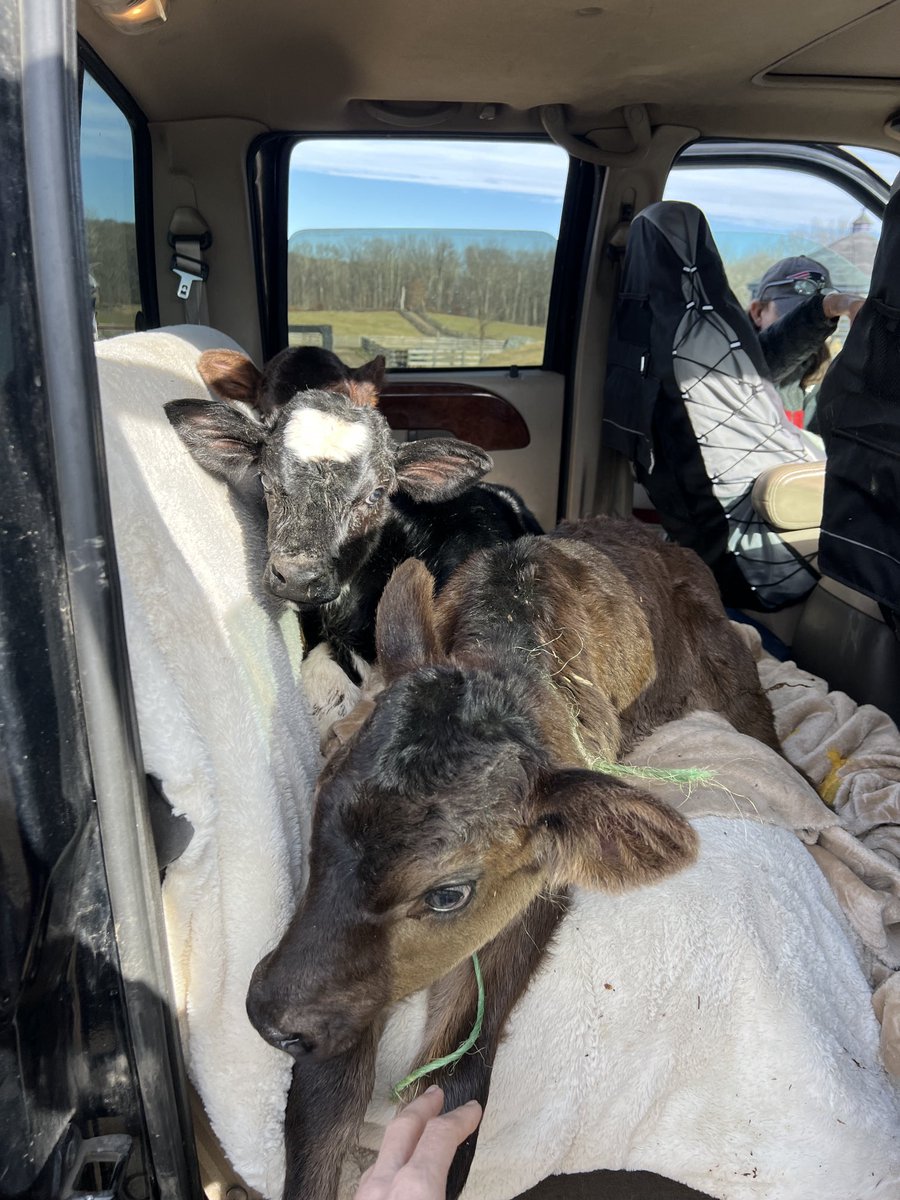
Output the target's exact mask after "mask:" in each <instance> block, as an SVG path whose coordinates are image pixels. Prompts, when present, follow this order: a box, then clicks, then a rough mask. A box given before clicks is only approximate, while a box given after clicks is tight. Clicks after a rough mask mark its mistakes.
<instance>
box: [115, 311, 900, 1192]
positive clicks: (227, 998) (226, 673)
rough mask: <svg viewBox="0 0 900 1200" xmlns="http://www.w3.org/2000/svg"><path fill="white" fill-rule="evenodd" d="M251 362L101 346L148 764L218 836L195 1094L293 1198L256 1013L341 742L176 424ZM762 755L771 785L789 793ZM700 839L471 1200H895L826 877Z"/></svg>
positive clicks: (177, 952) (138, 344)
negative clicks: (215, 380)
mask: <svg viewBox="0 0 900 1200" xmlns="http://www.w3.org/2000/svg"><path fill="white" fill-rule="evenodd" d="M230 344H231V343H229V341H228V339H226V338H223V337H222V335H221V334H218V333H215V332H214V331H211V330H207V329H198V328H186V329H181V330H172V331H160V332H155V333H152V334H142V335H132V336H129V337H124V338H119V339H115V340H113V341H109V342H105V343H101V344H100V345H99V347H98V360H99V364H98V365H99V370H100V377H101V391H102V396H103V404H104V426H105V434H106V441H107V454H108V460H109V471H110V489H111V495H112V499H113V508H114V519H115V529H116V540H117V551H118V556H119V563H120V570H121V574H122V583H123V596H124V602H125V611H126V623H127V633H128V644H129V653H130V656H131V662H132V672H133V676H134V681H135V693H136V700H137V706H138V717H139V722H140V730H141V741H142V746H143V750H144V755H145V763H146V767H147V770H148V771H149V772H151V773H153V774H154V775H156V776H157V777H158V778H159V779H160V780H161V782H162V785H163V789H164V791H165V793H166V795H167V796H168V798H169V799H170V801H171V802H172V803H173V804H174V806H175V808H176V810H177V811H180V812H184V813H185V814H186V815H187V816H188V817H189V819H190V820H191V822H192V823H193V825H194V826H195V830H196V832H195V835H194V838H193V841H192V842H191V845H190V846H189V847H188V850H187V851H186V852H185V854H184V855H183V856H182V858H181V859H179V860H178V861H177V862H176V863H175V864H173V865H172V866H171V867H170V868H169V871H168V873H167V876H166V882H165V886H164V900H165V907H166V919H167V926H168V934H169V943H170V950H171V957H172V965H173V973H174V976H175V986H176V995H177V998H178V1003H179V1009H180V1016H181V1019H182V1028H183V1033H184V1038H185V1047H186V1051H187V1060H188V1066H189V1070H190V1073H191V1076H192V1078H193V1080H194V1082H195V1084H196V1086H197V1089H198V1091H199V1093H200V1095H201V1097H202V1099H203V1102H204V1104H205V1107H206V1109H207V1111H208V1112H209V1115H210V1118H211V1121H212V1125H213V1128H214V1129H215V1131H216V1133H217V1134H218V1136H219V1137H220V1139H221V1141H222V1143H223V1145H224V1147H225V1150H226V1152H227V1153H228V1156H229V1157H230V1159H231V1160H232V1162H233V1163H234V1165H235V1167H236V1168H237V1169H238V1171H239V1172H240V1173H241V1174H242V1175H243V1176H244V1178H245V1179H246V1180H247V1182H248V1183H249V1184H251V1185H252V1186H254V1187H256V1188H258V1189H259V1190H260V1191H262V1192H263V1193H265V1194H267V1195H269V1196H272V1197H275V1196H277V1195H278V1193H279V1190H280V1179H281V1174H282V1171H283V1152H282V1142H281V1121H282V1114H283V1107H284V1097H285V1092H286V1088H287V1083H288V1076H289V1065H290V1064H289V1060H288V1059H287V1057H286V1056H284V1055H281V1054H280V1053H278V1052H277V1051H275V1050H272V1049H270V1048H269V1047H267V1046H266V1045H265V1043H263V1042H262V1040H261V1039H260V1038H259V1037H258V1036H257V1035H256V1033H255V1032H254V1030H253V1029H252V1028H251V1026H250V1024H249V1022H248V1021H247V1019H246V1015H245V1011H244V999H245V995H246V988H247V982H248V980H249V977H250V973H251V971H252V969H253V966H254V965H255V963H256V961H257V960H258V958H259V957H260V956H261V955H262V953H263V952H264V951H265V949H266V948H267V947H268V946H269V945H270V944H271V943H272V942H273V940H274V939H275V938H276V937H277V936H278V935H279V933H280V931H281V929H282V928H283V926H284V923H285V921H286V919H287V917H288V916H289V914H290V911H291V908H292V904H293V899H294V896H295V894H296V890H297V889H298V888H299V886H301V885H302V882H303V873H304V865H305V864H304V862H303V847H304V846H305V845H306V842H307V832H308V827H309V819H310V810H311V803H312V785H313V780H314V776H315V773H316V769H317V766H318V755H317V741H318V738H317V734H316V732H315V730H314V727H313V723H312V721H311V718H310V715H309V712H308V709H307V707H306V704H305V701H304V697H303V695H302V690H301V688H300V686H299V682H298V680H299V660H300V651H301V648H300V638H299V633H298V630H297V623H296V619H295V617H294V615H293V614H292V613H290V612H287V611H284V610H281V609H280V608H278V606H276V605H274V603H273V602H272V601H271V600H269V599H268V598H267V597H266V596H265V595H264V594H263V593H262V591H261V589H260V588H259V586H258V582H257V581H258V579H259V573H260V569H261V565H262V561H263V554H262V546H261V545H260V544H259V542H258V540H257V537H256V536H255V534H254V532H253V531H254V526H255V522H254V521H253V519H252V518H250V519H248V516H247V514H244V513H242V512H241V510H240V507H239V506H238V505H237V503H236V502H235V501H234V500H233V499H232V498H231V496H230V494H229V493H228V490H227V488H226V487H225V485H224V484H222V483H219V482H218V481H216V480H215V479H212V478H211V477H210V476H208V475H207V474H206V473H205V472H203V471H202V470H201V469H200V468H199V467H197V466H196V465H195V464H194V463H193V462H192V460H191V459H190V458H189V456H188V454H187V451H186V450H185V449H184V448H183V447H182V445H181V443H180V441H179V440H178V439H177V437H176V436H175V434H174V433H173V432H172V431H171V429H170V427H169V425H168V422H167V421H166V419H165V415H164V413H163V412H162V404H163V403H164V402H165V401H166V400H169V399H175V398H179V397H182V396H192V395H193V396H197V397H205V396H206V394H207V393H206V392H205V389H204V387H203V385H202V383H201V381H200V379H199V376H198V375H197V374H196V371H195V365H194V364H195V362H196V358H197V356H198V353H199V351H200V350H202V349H207V348H212V347H222V346H226V345H230ZM735 736H736V735H735ZM723 746H724V742H723ZM732 749H733V747H732ZM756 750H757V748H756V747H753V751H754V753H755V752H756ZM758 752H759V754H760V755H761V756H762V757H761V759H760V766H759V770H760V772H761V773H762V774H763V775H765V774H766V772H768V771H772V770H775V768H774V767H773V765H772V762H771V758H770V759H769V760H765V756H766V755H767V754H768V755H770V752H768V751H766V750H765V749H764V748H763V747H759V748H758ZM726 757H727V756H726ZM829 761H830V760H829ZM710 765H713V766H714V767H715V768H716V770H717V771H719V772H720V775H721V776H724V775H725V773H726V771H727V763H726V764H724V765H722V764H719V763H715V764H710ZM777 769H778V770H780V771H783V770H784V768H783V766H780V765H778V768H777ZM753 770H754V767H753V764H752V763H751V764H750V765H749V766H748V765H747V763H746V762H745V763H744V765H743V767H742V771H743V774H741V776H740V780H739V781H738V782H737V783H735V786H734V787H733V789H732V790H733V792H734V793H735V794H736V793H738V792H740V791H741V790H742V788H744V787H745V784H746V780H747V772H748V771H749V772H750V773H751V774H752V773H753ZM842 779H843V776H842ZM723 782H726V783H727V779H723ZM782 783H783V784H784V786H785V787H787V789H788V790H789V789H790V786H791V783H790V781H787V782H785V781H784V780H782ZM848 786H850V785H849V784H848ZM776 825H777V822H776ZM696 827H697V829H698V832H699V833H700V837H701V853H700V857H699V860H698V862H697V863H696V864H695V865H694V866H693V867H692V868H690V870H688V871H685V872H683V873H682V874H681V875H679V876H677V877H675V878H674V879H671V880H668V881H666V882H664V883H662V884H659V885H657V886H656V887H653V888H647V889H645V890H643V891H640V892H634V893H630V894H628V895H626V896H621V897H610V896H602V895H597V894H593V893H586V892H585V893H579V894H578V895H577V896H576V897H575V903H574V906H573V910H572V912H571V913H570V915H569V916H568V917H567V919H566V920H565V921H564V922H563V925H562V929H561V931H560V935H559V937H558V939H557V941H556V944H555V947H554V949H553V951H552V953H551V955H550V956H549V958H548V960H547V962H546V964H545V967H544V969H543V970H542V972H541V973H540V975H539V976H538V977H537V978H536V979H535V981H534V983H533V986H532V987H531V988H530V990H529V992H528V994H527V995H526V997H525V998H524V1000H523V1001H522V1003H521V1004H520V1005H519V1006H518V1008H517V1009H516V1011H515V1013H514V1014H513V1018H512V1020H511V1022H510V1029H509V1034H508V1037H507V1039H506V1041H505V1043H504V1045H503V1047H502V1049H501V1052H500V1054H499V1056H498V1061H497V1065H496V1068H495V1072H494V1082H493V1087H492V1094H491V1100H490V1104H489V1107H488V1112H487V1115H486V1118H485V1126H484V1131H483V1133H482V1137H481V1140H480V1143H479V1149H478V1153H477V1155H476V1157H475V1163H474V1168H473V1172H472V1176H471V1180H470V1184H469V1186H468V1188H467V1192H466V1194H467V1195H469V1196H472V1197H478V1200H508V1198H510V1197H513V1196H515V1195H517V1194H518V1193H519V1192H521V1191H522V1190H524V1189H525V1188H527V1187H529V1186H531V1185H532V1184H534V1183H536V1182H537V1181H538V1180H540V1179H541V1178H543V1177H545V1176H546V1175H548V1174H551V1173H554V1172H576V1171H586V1170H592V1169H596V1168H601V1167H606V1168H616V1167H627V1168H632V1169H638V1168H640V1169H645V1170H651V1171H656V1172H658V1173H659V1174H662V1175H668V1176H670V1177H672V1178H675V1179H679V1180H682V1181H683V1182H685V1183H688V1184H690V1185H692V1186H693V1187H696V1188H698V1189H699V1190H702V1191H705V1192H707V1193H709V1194H711V1195H713V1196H718V1197H723V1198H727V1200H743V1198H745V1197H746V1198H748V1200H749V1198H754V1200H762V1198H766V1200H804V1198H806V1197H809V1200H813V1198H815V1200H832V1198H833V1200H868V1198H869V1197H884V1198H887V1197H891V1198H892V1200H894V1198H896V1197H897V1196H898V1195H900V1138H898V1129H900V1103H898V1096H897V1092H896V1089H895V1088H894V1086H893V1085H892V1083H891V1081H890V1080H889V1078H888V1076H887V1075H886V1074H885V1072H884V1071H883V1069H882V1065H881V1061H880V1058H879V1045H878V1038H879V1027H878V1023H877V1021H876V1020H875V1016H874V1014H873V1011H872V1005H871V996H870V989H869V986H868V983H867V980H866V978H865V975H864V974H863V971H862V969H861V967H860V963H859V959H858V956H857V942H856V940H855V938H854V936H853V935H852V934H851V932H850V930H849V928H848V926H847V923H846V921H845V920H844V918H843V916H842V914H841V911H840V909H839V907H838V905H837V903H836V901H835V899H834V896H833V895H832V893H831V892H830V890H829V889H828V887H827V885H826V883H825V880H824V878H823V876H822V874H821V872H820V871H819V869H818V867H817V866H816V864H815V862H814V861H813V859H812V857H811V856H810V854H809V852H808V851H807V849H806V848H805V846H804V845H803V843H802V842H801V841H800V840H799V839H798V838H797V837H796V836H795V835H794V834H793V833H792V832H789V831H788V830H786V829H782V828H778V827H775V826H772V825H770V826H768V827H767V826H765V825H761V824H758V823H752V822H750V821H746V820H743V819H733V818H724V817H717V816H707V817H699V818H698V819H697V820H696ZM421 1021H422V999H421V997H416V998H413V999H412V1000H411V1001H409V1002H408V1003H407V1004H405V1005H403V1006H402V1007H401V1009H400V1011H399V1012H398V1013H397V1014H396V1016H395V1017H394V1019H393V1020H392V1022H391V1024H390V1026H389V1029H388V1031H387V1034H386V1036H385V1038H384V1039H383V1043H382V1049H381V1055H380V1059H379V1075H378V1084H377V1090H376V1097H375V1099H374V1101H373V1104H372V1106H371V1108H370V1111H369V1115H368V1118H369V1119H368V1121H367V1124H366V1127H365V1129H364V1134H363V1143H364V1145H365V1146H368V1147H371V1148H374V1147H375V1146H377V1145H378V1142H379V1140H380V1137H381V1133H382V1130H383V1126H384V1124H385V1122H386V1121H387V1119H388V1118H389V1116H390V1113H391V1111H392V1108H391V1106H390V1104H389V1103H388V1102H387V1100H386V1096H387V1094H388V1090H389V1086H390V1084H391V1083H392V1082H393V1081H395V1080H396V1079H398V1078H400V1077H401V1076H402V1075H403V1074H405V1072H406V1069H407V1067H408V1066H409V1064H410V1061H411V1059H412V1058H413V1057H414V1055H415V1052H416V1049H417V1043H418V1038H419V1035H420V1032H421ZM361 1160H362V1161H365V1152H362V1153H361ZM352 1175H353V1172H352V1170H351V1171H349V1172H348V1178H347V1187H348V1188H349V1187H351V1186H352Z"/></svg>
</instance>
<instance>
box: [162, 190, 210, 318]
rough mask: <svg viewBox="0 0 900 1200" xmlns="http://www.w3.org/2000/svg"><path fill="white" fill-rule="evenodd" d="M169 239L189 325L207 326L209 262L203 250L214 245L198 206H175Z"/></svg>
mask: <svg viewBox="0 0 900 1200" xmlns="http://www.w3.org/2000/svg"><path fill="white" fill-rule="evenodd" d="M168 242H169V245H170V246H171V247H172V251H173V253H172V262H171V263H170V267H171V270H172V273H173V274H174V275H177V276H178V292H177V295H178V299H179V300H183V301H184V319H185V322H186V323H187V324H188V325H208V324H209V306H208V305H207V301H206V288H205V287H204V286H203V285H204V284H205V283H206V280H207V278H208V277H209V264H208V263H207V262H206V261H205V260H204V258H203V251H204V250H208V249H209V247H210V246H211V245H212V234H211V233H210V229H209V226H208V225H207V223H206V221H204V219H203V217H202V216H201V215H200V213H198V212H197V210H196V208H188V207H182V208H176V209H175V211H174V212H173V213H172V220H171V221H170V222H169V233H168Z"/></svg>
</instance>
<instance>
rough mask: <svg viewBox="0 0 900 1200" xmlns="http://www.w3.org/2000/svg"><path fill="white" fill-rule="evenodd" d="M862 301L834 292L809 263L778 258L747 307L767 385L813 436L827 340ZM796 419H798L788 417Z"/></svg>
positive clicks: (800, 258)
mask: <svg viewBox="0 0 900 1200" xmlns="http://www.w3.org/2000/svg"><path fill="white" fill-rule="evenodd" d="M862 303H863V301H862V297H860V296H853V295H848V294H847V293H845V292H839V291H837V289H836V288H835V287H834V286H833V284H832V282H831V276H830V275H829V274H828V270H827V268H826V267H824V266H823V265H822V263H820V262H817V261H816V260H815V259H814V258H807V257H806V256H805V255H798V256H796V257H794V258H783V259H781V261H780V262H777V263H775V264H774V265H773V266H771V267H769V269H768V271H766V273H765V274H764V275H763V277H762V279H761V280H760V281H759V284H758V285H757V288H756V299H755V300H753V301H752V302H751V304H750V308H749V310H748V311H749V315H750V320H751V321H752V322H753V324H754V325H755V326H756V328H757V330H758V332H759V342H760V346H761V348H762V352H763V355H764V357H765V360H766V364H767V366H768V368H769V372H770V374H771V376H772V382H773V383H774V384H775V386H776V387H777V388H778V391H779V392H780V394H781V398H782V401H783V402H784V407H785V411H786V412H787V413H789V414H791V415H792V416H793V414H797V416H798V417H800V420H798V422H797V423H798V424H800V423H801V421H802V424H803V425H804V427H805V428H806V429H808V430H810V431H811V432H813V433H818V432H819V430H818V428H817V422H816V411H815V397H814V393H810V392H809V389H811V388H812V387H813V385H815V384H817V383H819V382H820V381H821V379H822V376H823V375H824V374H825V371H826V369H827V367H828V363H829V360H830V353H829V350H828V346H827V345H826V341H827V339H828V338H829V337H831V335H832V334H833V333H834V331H835V330H836V329H837V323H838V320H839V319H840V318H841V317H842V316H846V317H848V318H849V319H850V320H851V321H852V320H853V318H854V317H855V316H856V314H857V313H858V312H859V310H860V308H861V306H862ZM793 419H795V420H796V419H797V417H793Z"/></svg>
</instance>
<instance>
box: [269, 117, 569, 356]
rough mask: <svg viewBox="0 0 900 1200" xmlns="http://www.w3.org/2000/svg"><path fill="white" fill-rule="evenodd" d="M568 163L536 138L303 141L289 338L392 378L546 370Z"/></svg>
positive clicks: (295, 177) (296, 168)
mask: <svg viewBox="0 0 900 1200" xmlns="http://www.w3.org/2000/svg"><path fill="white" fill-rule="evenodd" d="M568 161H569V160H568V156H567V155H566V154H565V152H564V151H562V150H560V149H559V148H558V147H556V146H551V145H547V144H540V143H533V142H501V141H490V142H489V141H487V140H482V141H456V140H454V141H450V140H446V139H440V140H439V139H431V140H425V139H418V138H416V139H403V140H401V139H388V138H379V139H317V140H315V141H303V142H299V143H298V144H297V145H296V146H295V148H294V151H293V153H292V156H291V164H290V184H289V195H288V214H289V215H288V310H289V311H288V336H289V341H290V343H291V344H300V343H310V344H318V345H325V346H327V347H329V348H333V349H334V350H335V351H336V352H337V353H338V354H339V355H340V356H341V358H343V359H344V360H345V361H346V362H348V363H349V364H350V365H351V366H357V365H359V364H361V363H363V362H365V361H366V360H367V359H370V358H372V357H373V356H374V355H375V354H383V355H384V356H385V357H386V359H387V363H388V367H389V368H390V369H391V370H397V369H404V368H407V369H415V368H459V367H481V366H484V367H495V366H511V365H513V364H516V365H519V366H539V365H540V364H541V363H542V361H543V354H544V337H545V333H546V328H547V312H548V306H549V300H550V285H551V280H552V275H553V263H554V257H555V254H556V243H557V238H558V235H559V224H560V216H561V213H562V204H563V193H564V190H565V184H566V177H567V173H568Z"/></svg>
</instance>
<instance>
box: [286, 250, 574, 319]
mask: <svg viewBox="0 0 900 1200" xmlns="http://www.w3.org/2000/svg"><path fill="white" fill-rule="evenodd" d="M553 258H554V253H553V251H552V250H526V249H522V250H508V249H506V248H504V247H502V246H496V245H468V246H465V247H463V248H461V249H458V248H457V247H456V246H454V245H453V243H452V242H451V241H449V240H448V239H444V238H438V239H434V238H417V237H408V238H403V239H401V240H389V239H387V238H379V237H374V238H366V239H360V240H359V241H358V242H355V243H351V244H349V245H347V244H344V245H340V246H338V245H336V244H329V243H318V244H317V245H316V246H315V247H314V248H312V250H310V249H306V248H304V249H295V250H292V251H291V252H290V254H289V255H288V304H289V307H290V308H292V309H300V310H301V311H303V312H310V311H315V310H316V309H324V310H326V311H327V310H335V311H346V310H355V311H358V310H365V309H396V308H404V307H405V308H408V309H411V310H412V311H413V312H421V313H427V312H433V313H450V314H454V315H462V316H469V317H474V318H476V319H477V320H479V321H481V322H485V321H510V322H514V323H515V324H519V325H544V324H546V321H547V306H548V303H549V300H550V281H551V278H552V275H553Z"/></svg>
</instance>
